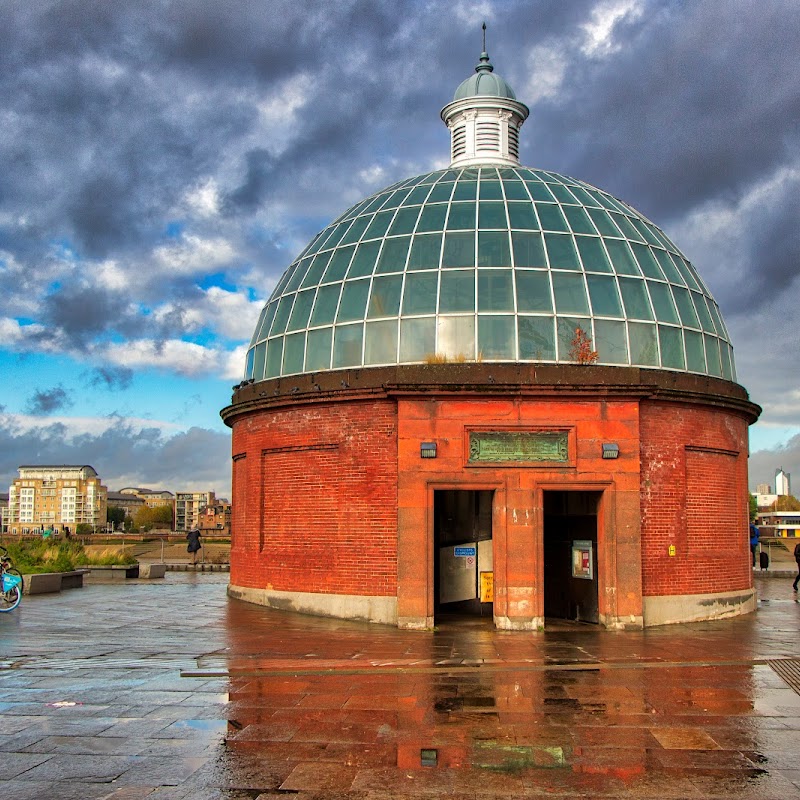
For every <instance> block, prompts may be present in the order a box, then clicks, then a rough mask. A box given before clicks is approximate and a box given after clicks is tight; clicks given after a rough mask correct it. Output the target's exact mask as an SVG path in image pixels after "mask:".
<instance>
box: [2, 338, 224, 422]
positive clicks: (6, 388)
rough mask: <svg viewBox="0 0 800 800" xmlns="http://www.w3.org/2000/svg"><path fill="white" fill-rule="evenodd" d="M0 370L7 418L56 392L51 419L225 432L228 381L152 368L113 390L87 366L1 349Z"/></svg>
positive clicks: (38, 354) (52, 357)
mask: <svg viewBox="0 0 800 800" xmlns="http://www.w3.org/2000/svg"><path fill="white" fill-rule="evenodd" d="M99 366H101V365H97V367H99ZM112 369H113V368H112ZM0 371H2V373H3V374H4V375H6V376H9V377H11V380H8V381H5V382H3V383H1V384H0V407H2V408H3V412H4V413H6V414H28V413H29V409H30V405H31V402H32V400H33V398H34V396H35V395H36V394H37V393H42V392H48V391H51V390H52V389H54V388H55V387H61V388H63V390H64V392H65V396H66V402H65V404H64V405H63V406H62V407H61V408H58V409H54V410H53V412H52V414H51V415H50V416H59V417H61V416H64V417H82V418H87V417H88V418H107V417H109V416H112V415H115V416H120V417H123V418H128V417H130V418H135V419H147V420H153V421H154V422H166V423H170V424H171V425H172V426H175V427H176V429H188V428H191V427H200V428H208V429H213V430H217V431H225V430H227V428H226V427H225V425H224V424H223V423H222V420H221V419H220V417H219V411H220V409H221V408H223V407H224V406H227V405H228V404H229V403H230V400H231V385H232V383H233V382H232V381H231V380H229V379H222V378H218V377H202V378H191V377H186V376H181V375H165V374H164V373H163V372H161V371H159V370H157V369H145V370H138V371H135V372H133V373H132V375H131V380H130V383H127V384H117V385H113V386H112V385H109V383H107V382H106V381H105V380H104V379H103V377H102V375H101V374H100V373H99V372H98V371H97V369H96V367H95V366H93V365H91V364H87V363H85V362H81V361H78V360H75V359H70V358H67V357H64V356H51V355H48V354H42V353H31V354H19V353H11V352H9V351H7V350H0ZM43 419H46V418H43Z"/></svg>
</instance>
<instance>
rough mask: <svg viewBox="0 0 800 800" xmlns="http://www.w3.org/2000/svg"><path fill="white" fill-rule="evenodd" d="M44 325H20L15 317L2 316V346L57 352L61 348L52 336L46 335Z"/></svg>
mask: <svg viewBox="0 0 800 800" xmlns="http://www.w3.org/2000/svg"><path fill="white" fill-rule="evenodd" d="M46 330H47V329H46V328H45V326H44V325H39V324H37V323H33V324H32V325H20V324H19V322H18V321H17V320H15V319H11V318H9V317H0V347H3V348H7V349H17V350H21V351H28V352H30V351H41V352H55V351H56V350H58V349H59V348H58V347H57V346H56V343H55V342H54V341H53V338H52V337H51V336H44V335H43V334H44V333H45V331H46Z"/></svg>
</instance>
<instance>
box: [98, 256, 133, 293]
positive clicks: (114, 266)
mask: <svg viewBox="0 0 800 800" xmlns="http://www.w3.org/2000/svg"><path fill="white" fill-rule="evenodd" d="M94 277H95V279H96V281H97V283H98V284H99V285H100V286H104V287H105V288H106V289H111V290H119V289H127V288H128V287H129V286H130V275H129V274H128V273H127V272H126V271H125V269H124V268H123V267H122V266H120V264H119V263H118V262H116V261H114V260H113V259H109V260H107V261H101V262H100V263H99V264H98V265H97V267H96V269H95V270H94Z"/></svg>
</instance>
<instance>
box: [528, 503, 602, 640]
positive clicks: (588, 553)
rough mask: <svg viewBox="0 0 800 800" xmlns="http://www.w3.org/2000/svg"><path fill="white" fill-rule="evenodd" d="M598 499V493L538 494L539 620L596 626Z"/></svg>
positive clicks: (597, 618) (597, 619)
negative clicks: (541, 593) (540, 529)
mask: <svg viewBox="0 0 800 800" xmlns="http://www.w3.org/2000/svg"><path fill="white" fill-rule="evenodd" d="M601 497H602V492H585V491H579V492H570V491H546V492H544V503H543V505H544V615H545V618H547V617H550V618H551V619H553V618H555V619H566V620H572V621H575V622H593V623H598V622H599V621H600V616H599V609H598V580H597V512H598V508H599V506H600V498H601ZM545 624H546V623H545Z"/></svg>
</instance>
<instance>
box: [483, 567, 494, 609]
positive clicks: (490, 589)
mask: <svg viewBox="0 0 800 800" xmlns="http://www.w3.org/2000/svg"><path fill="white" fill-rule="evenodd" d="M480 578H481V582H480V586H481V603H494V572H481V575H480Z"/></svg>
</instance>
